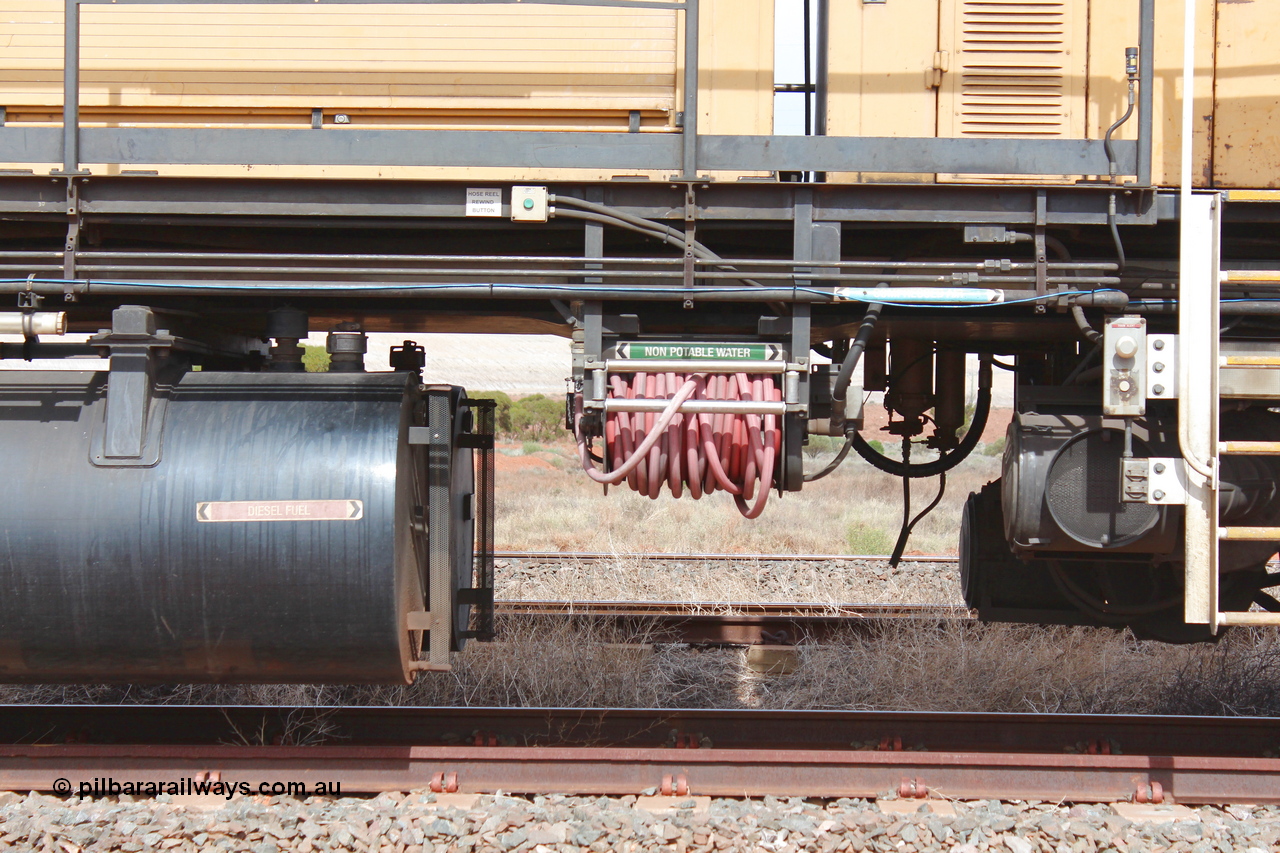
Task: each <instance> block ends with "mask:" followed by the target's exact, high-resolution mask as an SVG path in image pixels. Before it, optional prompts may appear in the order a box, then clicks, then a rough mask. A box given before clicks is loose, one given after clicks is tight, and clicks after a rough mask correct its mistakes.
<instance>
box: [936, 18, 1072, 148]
mask: <svg viewBox="0 0 1280 853" xmlns="http://www.w3.org/2000/svg"><path fill="white" fill-rule="evenodd" d="M944 6H950V7H951V8H950V9H949V11H950V12H951V15H950V18H951V20H950V21H946V20H944V22H943V27H942V41H943V44H942V49H943V52H944V57H945V60H944V61H945V62H946V63H947V65H948V66H949V67H948V70H947V72H946V73H945V74H944V76H943V78H942V92H941V95H942V97H941V98H940V99H939V101H940V103H939V107H940V115H939V122H938V124H939V127H938V130H939V135H941V136H1021V137H1077V138H1078V137H1082V136H1084V103H1083V101H1084V98H1083V95H1084V86H1085V64H1086V49H1085V45H1086V39H1087V12H1088V8H1087V4H1086V2H1084V0H1024V2H996V0H960V2H956V3H950V4H944Z"/></svg>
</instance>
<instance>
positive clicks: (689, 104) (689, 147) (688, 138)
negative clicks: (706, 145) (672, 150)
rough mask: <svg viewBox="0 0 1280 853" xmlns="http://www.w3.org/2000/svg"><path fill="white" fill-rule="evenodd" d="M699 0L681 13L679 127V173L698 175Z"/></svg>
mask: <svg viewBox="0 0 1280 853" xmlns="http://www.w3.org/2000/svg"><path fill="white" fill-rule="evenodd" d="M698 38H699V36H698V0H686V9H685V13H684V124H683V126H682V127H681V129H680V143H681V144H680V160H681V162H680V176H681V177H682V178H683V179H684V180H686V181H692V180H695V179H697V177H698Z"/></svg>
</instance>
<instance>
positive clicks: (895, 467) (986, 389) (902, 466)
mask: <svg viewBox="0 0 1280 853" xmlns="http://www.w3.org/2000/svg"><path fill="white" fill-rule="evenodd" d="M980 359H981V361H980V366H979V368H978V400H977V403H976V405H975V406H974V410H973V421H972V422H971V423H970V424H969V430H968V431H967V432H966V433H965V434H964V438H962V439H960V444H958V445H957V446H956V447H955V449H954V450H951V451H950V452H948V453H944V454H942V456H940V457H938V458H937V459H935V460H933V461H932V462H924V463H919V464H914V463H910V462H899V461H897V460H896V459H890V458H889V457H887V456H885V455H884V454H883V453H880V452H878V451H877V450H876V449H875V448H874V447H872V446H871V445H870V444H868V443H867V441H866V439H864V438H863V437H862V435H861V434H860V433H854V434H853V436H852V438H853V449H854V450H856V451H858V455H859V456H861V457H862V458H863V459H865V460H867V461H868V462H870V463H871V464H872V465H873V466H874V467H876V468H879V469H880V470H881V471H884V472H885V473H886V474H892V475H894V476H895V477H915V478H920V477H936V476H938V475H939V474H941V473H943V472H944V471H950V470H951V469H952V468H954V467H956V466H957V465H959V464H960V463H961V462H963V461H964V459H965V457H967V456H968V455H969V454H970V453H972V452H973V449H974V448H975V447H977V446H978V441H979V440H980V439H981V438H982V431H983V430H984V429H986V426H987V416H988V415H990V414H991V356H990V355H985V354H984V355H982V356H980Z"/></svg>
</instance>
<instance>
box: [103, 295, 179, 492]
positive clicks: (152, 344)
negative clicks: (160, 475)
mask: <svg viewBox="0 0 1280 853" xmlns="http://www.w3.org/2000/svg"><path fill="white" fill-rule="evenodd" d="M176 343H177V339H176V338H175V337H174V336H173V335H170V334H169V333H168V332H165V331H162V330H157V328H156V315H155V312H153V311H152V310H151V309H150V308H144V307H142V306H140V305H122V306H121V307H119V308H117V309H115V311H113V312H112V314H111V330H110V331H105V330H104V331H103V332H100V333H99V334H97V335H94V336H93V337H92V338H90V339H89V344H90V346H95V347H105V348H106V349H107V350H108V351H109V352H110V358H111V366H110V369H109V371H108V372H107V401H106V407H105V409H106V412H105V414H104V416H103V420H102V422H101V424H100V433H99V435H98V436H96V437H95V438H94V439H93V441H92V443H91V445H90V447H91V448H92V450H91V454H92V455H91V456H90V460H89V461H90V462H91V463H92V464H93V465H95V466H98V467H150V466H152V465H155V464H156V463H158V462H159V461H160V440H161V436H162V433H163V424H164V413H165V409H166V408H167V403H168V397H167V396H165V395H163V394H157V393H156V381H157V375H158V374H159V373H160V370H161V364H162V360H163V357H164V356H166V355H168V354H169V353H170V352H171V351H172V350H173V348H174V346H175V344H176ZM97 429H99V427H97V426H95V430H97Z"/></svg>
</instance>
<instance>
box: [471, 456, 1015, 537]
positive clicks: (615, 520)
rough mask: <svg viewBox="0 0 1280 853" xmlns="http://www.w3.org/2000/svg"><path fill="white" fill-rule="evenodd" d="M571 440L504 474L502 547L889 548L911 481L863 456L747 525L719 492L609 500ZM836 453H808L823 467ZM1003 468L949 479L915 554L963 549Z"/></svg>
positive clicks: (917, 492)
mask: <svg viewBox="0 0 1280 853" xmlns="http://www.w3.org/2000/svg"><path fill="white" fill-rule="evenodd" d="M574 452H575V451H574V450H573V449H572V448H570V447H568V446H559V445H556V446H551V447H544V448H543V450H541V451H540V452H538V453H537V454H536V455H537V456H538V458H540V459H543V460H545V461H547V462H550V463H551V464H550V465H543V466H539V467H521V468H519V469H516V470H509V471H508V470H504V471H502V472H500V474H499V476H498V480H497V488H498V491H497V499H496V503H497V545H498V548H500V549H504V550H530V551H603V552H607V553H618V554H627V553H644V552H650V551H666V552H684V553H696V552H703V553H706V552H724V553H741V554H751V553H756V554H803V553H809V554H813V553H824V554H830V553H834V554H887V553H889V551H890V550H892V548H893V543H894V540H895V539H896V538H897V531H898V527H899V525H900V524H901V521H902V485H901V481H900V480H898V479H897V478H896V477H893V476H890V475H888V474H885V473H882V472H880V471H877V470H875V469H874V468H872V467H871V466H869V465H867V464H866V463H865V462H863V461H862V460H860V459H857V458H856V457H852V456H851V458H850V459H847V460H846V461H845V464H844V465H842V466H841V467H840V468H839V469H837V471H836V472H835V473H834V474H832V475H831V476H829V477H827V478H825V479H823V480H820V481H818V482H816V483H812V484H809V485H807V486H806V487H805V488H804V490H803V491H801V492H789V493H786V494H784V495H781V496H778V495H774V496H773V497H771V498H770V500H769V505H768V506H767V507H766V508H765V511H764V514H763V515H762V516H761V517H760V518H758V519H756V520H754V521H748V520H746V519H744V518H742V516H741V515H739V513H738V510H737V508H736V507H735V506H734V503H733V499H732V498H731V497H730V496H729V495H726V494H723V493H717V494H714V495H711V496H709V497H705V498H703V499H702V500H699V501H694V500H691V499H689V498H688V497H687V496H686V497H684V498H682V499H679V500H676V499H674V498H672V497H671V496H670V495H669V494H667V493H666V492H665V491H664V493H663V495H662V496H661V497H660V498H658V499H657V500H650V499H649V498H647V497H642V496H640V495H638V494H636V493H635V492H632V491H631V490H630V489H627V488H626V487H625V486H623V487H615V488H612V489H610V490H609V493H608V495H607V496H602V491H603V489H602V488H601V487H600V486H598V485H596V484H594V483H592V482H591V481H590V480H588V479H587V477H586V475H585V474H584V473H583V472H582V470H581V469H580V468H579V467H577V465H576V459H575V458H574V456H573V454H574ZM829 458H830V456H829V455H822V456H818V457H816V458H814V459H806V467H807V468H808V469H811V470H812V469H817V468H820V467H822V465H824V464H825V463H826V461H827V460H828V459H829ZM999 473H1000V460H999V459H998V458H994V457H989V456H983V455H981V454H979V453H975V454H974V455H973V456H971V457H970V458H969V459H968V460H966V462H964V463H963V464H962V465H961V466H960V467H958V468H957V469H956V470H955V471H953V472H952V473H951V475H950V476H949V478H948V484H947V492H946V496H945V497H944V498H943V501H942V503H941V504H939V506H938V507H937V509H935V510H934V511H933V512H932V513H931V514H930V515H929V516H928V517H926V518H925V519H924V520H923V521H921V522H920V524H919V525H918V526H917V527H916V530H915V533H914V535H913V537H912V539H911V541H910V543H909V544H908V550H907V553H916V554H954V553H955V552H956V542H957V531H958V530H959V528H960V513H961V510H962V509H963V508H964V502H965V500H966V499H967V498H968V496H969V492H971V491H977V490H978V489H980V488H981V487H982V486H983V485H984V484H985V483H987V482H989V481H991V480H993V479H995V478H996V477H997V476H999ZM912 486H913V494H912V506H913V508H914V509H913V512H914V511H919V510H920V509H921V508H923V507H924V506H925V505H926V504H928V502H929V501H930V500H932V499H933V496H934V494H935V490H936V488H937V481H936V480H914V481H912Z"/></svg>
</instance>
